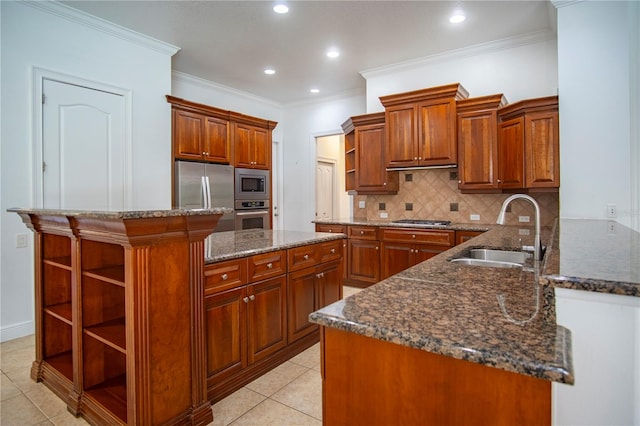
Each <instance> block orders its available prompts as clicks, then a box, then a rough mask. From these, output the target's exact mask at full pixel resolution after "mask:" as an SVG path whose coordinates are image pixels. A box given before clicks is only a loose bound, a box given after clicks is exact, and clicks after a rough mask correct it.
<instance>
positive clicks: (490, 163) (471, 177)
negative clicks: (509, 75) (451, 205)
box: [458, 112, 498, 189]
mask: <svg viewBox="0 0 640 426" xmlns="http://www.w3.org/2000/svg"><path fill="white" fill-rule="evenodd" d="M495 125H496V120H495V119H494V118H493V117H492V113H491V112H487V113H478V112H469V113H460V114H458V144H459V146H460V149H459V152H458V160H459V162H460V163H459V167H458V175H459V178H460V182H459V184H460V185H459V187H460V189H498V181H497V176H496V173H497V164H498V153H497V141H496V132H495Z"/></svg>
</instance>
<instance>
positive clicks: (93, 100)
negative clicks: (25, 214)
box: [42, 79, 127, 210]
mask: <svg viewBox="0 0 640 426" xmlns="http://www.w3.org/2000/svg"><path fill="white" fill-rule="evenodd" d="M43 93H44V99H45V101H44V104H43V106H42V119H43V125H42V129H43V135H42V137H43V155H42V158H43V162H44V167H43V169H44V171H43V207H45V208H65V209H90V210H123V209H124V208H125V164H126V163H127V161H126V160H127V158H126V155H127V153H126V150H125V134H124V132H125V130H124V129H125V102H124V97H123V96H121V95H117V94H113V93H107V92H103V91H99V90H93V89H89V88H86V87H80V86H75V85H72V84H66V83H61V82H57V81H53V80H48V79H44V80H43Z"/></svg>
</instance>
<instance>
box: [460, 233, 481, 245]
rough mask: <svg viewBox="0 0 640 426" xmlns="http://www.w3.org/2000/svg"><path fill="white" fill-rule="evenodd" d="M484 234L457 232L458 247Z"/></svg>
mask: <svg viewBox="0 0 640 426" xmlns="http://www.w3.org/2000/svg"><path fill="white" fill-rule="evenodd" d="M482 233H483V231H456V245H458V244H462V243H466V242H467V241H469V240H470V239H472V238H474V237H477V236H478V235H480V234H482Z"/></svg>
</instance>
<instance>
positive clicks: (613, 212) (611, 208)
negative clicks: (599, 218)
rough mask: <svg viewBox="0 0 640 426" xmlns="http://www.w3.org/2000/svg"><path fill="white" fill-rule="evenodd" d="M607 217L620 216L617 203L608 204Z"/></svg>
mask: <svg viewBox="0 0 640 426" xmlns="http://www.w3.org/2000/svg"><path fill="white" fill-rule="evenodd" d="M607 217H610V218H616V217H618V207H616V205H615V204H607Z"/></svg>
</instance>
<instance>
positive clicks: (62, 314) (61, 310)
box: [44, 303, 72, 325]
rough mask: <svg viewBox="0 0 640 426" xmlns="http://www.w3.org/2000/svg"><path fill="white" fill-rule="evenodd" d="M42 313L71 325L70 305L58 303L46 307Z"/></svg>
mask: <svg viewBox="0 0 640 426" xmlns="http://www.w3.org/2000/svg"><path fill="white" fill-rule="evenodd" d="M44 311H45V312H46V313H47V314H49V315H51V316H53V317H55V318H57V319H59V320H60V321H64V322H65V323H67V324H69V325H71V324H72V322H71V321H72V314H71V303H60V304H57V305H51V306H47V307H45V308H44Z"/></svg>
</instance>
